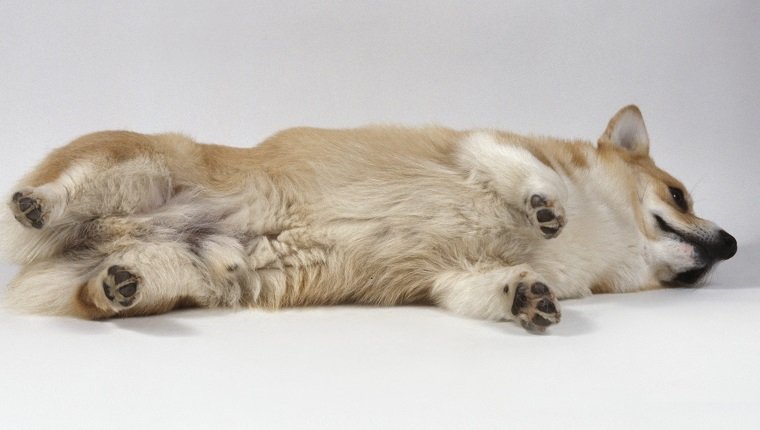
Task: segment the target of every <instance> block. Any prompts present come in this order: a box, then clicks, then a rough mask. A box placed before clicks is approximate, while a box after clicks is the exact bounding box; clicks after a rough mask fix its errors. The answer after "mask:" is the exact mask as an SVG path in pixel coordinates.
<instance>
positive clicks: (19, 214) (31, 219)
mask: <svg viewBox="0 0 760 430" xmlns="http://www.w3.org/2000/svg"><path fill="white" fill-rule="evenodd" d="M10 206H11V210H12V211H13V216H14V217H15V218H16V220H17V221H18V222H20V223H21V224H23V225H25V226H27V227H34V228H36V229H41V228H42V227H43V226H44V225H45V221H46V220H47V216H48V212H47V211H46V210H45V206H44V205H43V203H42V200H41V199H40V198H38V197H36V196H35V195H34V194H33V193H32V192H28V191H27V192H23V191H18V192H16V193H14V194H13V197H12V198H11V202H10Z"/></svg>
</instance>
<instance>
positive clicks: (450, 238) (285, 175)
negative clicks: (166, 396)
mask: <svg viewBox="0 0 760 430" xmlns="http://www.w3.org/2000/svg"><path fill="white" fill-rule="evenodd" d="M668 187H679V188H681V189H682V188H683V186H682V185H681V184H680V183H679V182H678V181H677V180H675V179H674V178H672V177H671V176H670V175H668V174H667V173H665V172H664V171H662V170H660V169H658V168H657V167H656V166H655V164H654V163H653V162H652V160H651V159H650V158H649V156H648V138H647V137H646V130H645V129H644V127H643V121H642V120H641V119H640V112H639V111H638V109H637V108H635V107H627V108H624V109H623V110H621V111H620V112H619V113H618V114H617V115H616V116H615V117H614V118H613V119H612V120H611V121H610V124H609V125H608V127H607V129H606V130H605V132H604V133H603V135H602V137H601V138H600V140H599V143H598V145H597V147H594V146H593V145H592V144H590V143H588V142H583V141H563V140H559V139H554V138H549V137H527V136H520V135H515V134H512V133H507V132H491V131H456V130H451V129H447V128H442V127H428V128H419V129H412V128H403V127H387V126H373V127H365V128H360V129H349V130H324V129H315V128H296V129H290V130H286V131H283V132H280V133H278V134H276V135H274V136H272V137H271V138H269V139H267V140H266V141H264V142H263V143H261V144H260V145H258V146H256V147H253V148H245V149H243V148H231V147H225V146H219V145H209V144H199V143H196V142H193V141H192V140H190V139H189V138H186V137H184V136H181V135H176V134H160V135H142V134H137V133H131V132H124V131H115V132H100V133H94V134H91V135H86V136H83V137H81V138H79V139H77V140H75V141H74V142H72V143H71V144H69V145H67V146H65V147H63V148H60V149H57V150H55V151H53V152H52V153H51V155H50V156H49V157H47V158H46V159H45V160H44V161H43V162H42V163H41V164H40V165H39V167H38V168H37V169H35V170H34V171H33V172H32V173H30V174H29V175H28V176H27V177H26V178H24V179H23V180H22V182H21V184H20V185H19V187H18V188H17V189H15V190H14V193H13V194H14V198H13V199H12V201H11V202H10V206H9V207H10V212H9V213H5V214H0V215H2V216H3V217H4V219H3V221H4V223H5V224H4V225H3V227H4V229H5V232H6V236H7V237H8V238H9V239H8V240H7V241H6V243H5V251H6V253H7V254H8V255H9V257H10V258H12V259H14V260H15V261H17V262H19V263H20V264H23V265H24V266H25V268H24V270H23V271H22V272H21V274H20V275H19V277H17V278H16V279H15V280H14V281H13V283H12V284H11V287H10V289H9V292H8V294H7V301H8V302H9V303H10V304H11V305H12V306H14V307H17V308H20V309H26V310H31V311H34V312H43V313H53V314H68V315H76V316H80V317H85V318H103V317H111V316H133V315H145V314H153V313H161V312H166V311H168V310H171V309H173V308H177V307H186V306H241V305H242V306H259V307H268V308H278V307H282V306H304V305H325V304H339V303H365V304H377V305H393V304H408V303H433V304H438V305H440V306H443V307H446V308H448V309H451V310H453V311H454V312H458V313H461V314H464V315H471V316H475V317H481V318H492V319H515V320H518V321H520V322H521V323H522V324H523V325H524V326H526V328H529V329H532V330H538V331H541V330H543V329H544V328H545V326H546V325H548V324H551V323H556V322H558V321H559V311H558V310H554V308H555V307H556V306H557V305H556V302H555V301H554V300H555V299H556V298H567V297H578V296H583V295H586V294H590V293H591V292H615V291H635V290H640V289H645V288H650V287H652V286H654V285H661V283H662V282H666V281H668V280H669V279H671V278H673V277H674V276H675V275H676V272H677V271H681V270H686V269H688V265H689V264H690V263H689V261H692V260H693V258H695V257H689V252H696V251H695V249H696V248H694V249H691V248H688V246H689V245H688V244H684V243H683V240H680V241H679V240H678V238H675V237H672V236H673V234H671V235H670V236H668V233H667V232H663V231H659V230H658V229H657V225H656V223H655V221H654V218H653V216H652V214H650V212H651V213H654V212H652V211H653V210H655V209H656V211H657V212H656V214H657V215H658V216H661V217H664V216H667V218H668V219H669V220H671V219H672V220H674V221H673V222H677V224H678V226H679V228H681V229H683V228H686V227H684V226H688V225H695V226H698V228H700V229H702V230H704V232H707V231H708V230H710V229H711V230H710V231H709V232H707V233H705V234H708V233H709V234H712V235H713V236H714V235H715V234H717V233H715V231H717V230H716V229H715V228H714V226H712V225H711V224H707V222H703V221H702V220H700V219H698V218H696V217H695V216H694V215H693V212H691V209H689V210H688V211H687V212H682V211H680V209H679V208H678V207H677V206H674V205H673V203H672V197H671V196H670V191H669V188H668ZM687 198H688V197H687ZM653 199H656V200H653ZM9 200H10V199H9ZM31 201H34V202H35V204H37V205H38V206H34V207H39V208H41V209H40V210H41V212H40V218H39V220H37V218H36V217H37V214H36V213H33V212H30V211H32V209H34V208H32V209H26V207H28V206H29V202H31ZM653 202H654V203H653ZM652 205H654V206H656V208H655V209H652V208H650V206H651V207H654V206H652ZM662 205H665V206H667V207H668V208H670V210H667V209H663V208H661V207H660V206H662ZM663 207H664V206H663ZM547 210H548V211H551V214H552V215H551V219H548V220H546V219H544V220H542V217H546V214H545V213H544V212H546V211H547ZM666 212H667V213H666ZM28 213H31V215H29V216H27V214H28ZM541 214H543V215H541ZM14 216H15V217H16V218H17V219H18V220H19V221H20V223H19V222H16V221H15V220H13V217H14ZM29 217H31V218H29ZM27 218H28V219H27ZM35 221H36V222H38V223H39V224H44V226H40V225H36V226H35V227H38V228H32V227H33V224H34V223H35ZM22 224H23V225H22ZM711 226H712V227H711ZM713 236H710V239H709V240H713V241H714V240H715V239H714V238H713ZM706 240H707V239H706ZM690 249H691V251H690ZM584 254H585V255H584ZM689 258H692V260H689ZM694 261H696V260H694ZM694 264H697V263H694ZM682 266H683V267H682ZM117 269H118V270H117ZM119 270H124V271H126V272H125V273H127V272H128V273H130V274H132V275H134V279H135V285H138V286H139V287H138V288H137V290H136V291H137V292H136V293H133V294H134V296H131V295H129V294H130V292H129V288H127V289H123V290H124V291H127V293H125V294H127V296H123V297H122V296H119V295H117V296H116V297H115V298H112V297H107V296H109V295H114V294H116V293H114V291H116V290H118V291H122V289H121V287H119V285H127V286H129V287H131V284H125V283H126V282H131V281H124V280H123V279H124V278H125V277H126V276H127V275H126V274H125V275H117V273H119ZM130 279H132V278H130ZM120 282H121V284H120ZM528 283H530V284H528ZM531 285H549V286H550V290H548V291H546V292H544V289H543V287H535V288H533V287H531ZM32 291H33V293H32ZM119 294H121V293H119ZM120 300H121V301H122V302H123V304H120V303H121V302H120ZM548 303H551V304H552V305H551V307H548V306H549V304H548ZM547 309H549V310H547Z"/></svg>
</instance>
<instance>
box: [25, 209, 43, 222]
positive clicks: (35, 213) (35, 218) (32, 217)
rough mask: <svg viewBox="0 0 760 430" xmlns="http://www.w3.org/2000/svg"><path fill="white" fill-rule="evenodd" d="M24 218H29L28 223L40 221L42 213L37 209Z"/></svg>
mask: <svg viewBox="0 0 760 430" xmlns="http://www.w3.org/2000/svg"><path fill="white" fill-rule="evenodd" d="M26 217H27V218H29V220H30V221H39V220H40V219H42V211H40V210H39V209H33V210H31V211H29V213H27V214H26Z"/></svg>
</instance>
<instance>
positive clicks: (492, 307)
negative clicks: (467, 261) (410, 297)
mask: <svg viewBox="0 0 760 430" xmlns="http://www.w3.org/2000/svg"><path fill="white" fill-rule="evenodd" d="M432 295H433V299H434V300H435V301H436V302H437V303H438V304H439V305H440V306H441V307H443V308H446V309H449V310H451V311H453V312H455V313H457V314H460V315H465V316H469V317H474V318H483V319H489V320H514V321H519V322H520V324H522V326H523V327H525V328H526V329H527V330H529V331H533V332H543V331H544V330H546V328H547V327H548V326H550V325H552V324H556V323H558V322H559V320H560V312H559V305H558V303H557V300H556V298H555V296H554V294H553V293H552V291H551V289H550V288H549V287H548V286H547V285H546V284H545V283H544V282H542V278H541V277H540V276H539V275H538V274H537V273H536V272H534V271H533V269H531V267H530V266H528V265H527V264H521V265H517V266H511V267H500V268H496V269H492V270H487V271H476V270H473V271H451V272H446V273H443V274H441V275H439V276H438V277H437V278H436V280H435V282H434V285H433V291H432Z"/></svg>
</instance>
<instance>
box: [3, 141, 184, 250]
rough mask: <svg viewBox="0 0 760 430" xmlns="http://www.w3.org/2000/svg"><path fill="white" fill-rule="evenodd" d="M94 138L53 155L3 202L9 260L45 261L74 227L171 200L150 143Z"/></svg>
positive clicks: (160, 159)
mask: <svg viewBox="0 0 760 430" xmlns="http://www.w3.org/2000/svg"><path fill="white" fill-rule="evenodd" d="M122 135H125V136H128V137H131V138H132V139H133V140H135V139H138V141H136V142H132V141H129V140H123V139H126V137H124V136H122ZM93 136H95V137H92V136H90V137H88V138H87V139H85V138H83V141H82V142H80V141H75V142H73V143H71V144H69V145H67V146H64V147H63V148H60V149H58V150H56V151H53V153H51V154H50V155H49V156H48V157H47V158H46V159H45V160H44V161H43V162H42V163H41V164H40V165H39V166H38V167H37V168H36V169H35V170H34V171H32V172H31V173H30V174H29V175H27V176H26V177H25V178H23V179H22V180H21V182H20V183H19V185H18V186H17V187H16V189H14V190H13V191H12V192H11V195H9V196H8V197H7V199H8V200H7V202H8V204H7V205H5V207H4V208H2V210H0V228H2V232H1V233H2V236H3V237H4V239H5V240H4V241H3V248H4V251H5V252H4V253H5V254H7V256H8V257H9V258H10V259H12V260H15V261H16V262H18V263H23V264H25V263H30V262H32V261H36V260H39V259H43V258H49V257H51V256H53V255H56V254H59V253H60V252H61V251H62V248H63V246H64V244H65V241H66V240H67V239H69V238H70V237H71V235H72V234H73V232H72V231H70V230H72V228H74V227H75V226H76V225H77V224H80V223H83V222H87V221H88V220H91V219H94V218H97V217H102V216H108V215H129V214H133V213H141V212H147V211H150V210H152V209H155V208H157V207H159V206H161V205H162V204H164V203H165V202H166V201H167V199H169V198H170V197H171V195H172V193H173V192H174V184H173V180H172V177H171V174H170V172H169V169H168V168H167V167H166V165H165V162H164V159H163V157H162V156H161V155H160V154H159V153H158V151H156V150H155V148H153V146H152V144H151V143H150V142H145V141H142V140H139V138H140V136H141V135H133V134H129V133H110V134H106V135H105V136H106V137H102V138H98V137H97V136H98V135H93ZM119 139H122V140H119ZM146 139H147V138H146ZM14 218H15V220H14Z"/></svg>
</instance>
